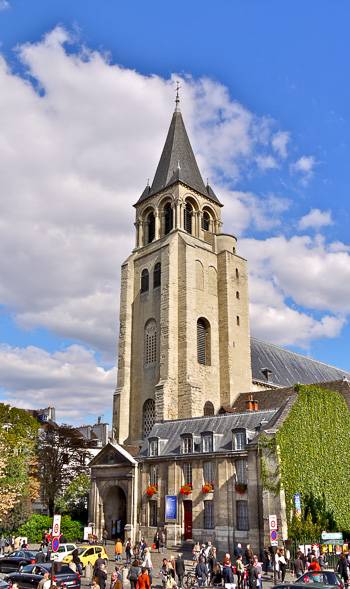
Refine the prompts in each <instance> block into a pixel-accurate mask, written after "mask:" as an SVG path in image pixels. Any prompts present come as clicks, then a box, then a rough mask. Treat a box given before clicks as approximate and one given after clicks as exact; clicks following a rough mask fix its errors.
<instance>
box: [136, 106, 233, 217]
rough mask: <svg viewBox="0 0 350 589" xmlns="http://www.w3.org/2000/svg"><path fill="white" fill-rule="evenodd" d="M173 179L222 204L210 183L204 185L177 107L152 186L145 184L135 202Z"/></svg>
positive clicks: (143, 199) (153, 192)
mask: <svg viewBox="0 0 350 589" xmlns="http://www.w3.org/2000/svg"><path fill="white" fill-rule="evenodd" d="M175 182H182V183H183V184H186V186H188V187H189V188H193V189H194V190H195V191H197V192H199V193H200V194H203V195H204V196H206V197H207V198H209V199H210V200H212V201H214V202H216V204H219V205H220V206H222V205H221V203H220V202H219V200H218V198H217V196H216V194H215V193H214V191H213V189H212V188H211V187H210V186H209V185H208V186H205V184H204V182H203V178H202V176H201V173H200V171H199V168H198V165H197V162H196V158H195V156H194V153H193V150H192V147H191V144H190V140H189V138H188V135H187V131H186V128H185V125H184V122H183V118H182V114H181V112H180V111H179V110H175V112H174V114H173V117H172V119H171V123H170V127H169V131H168V135H167V138H166V141H165V145H164V148H163V151H162V155H161V157H160V160H159V164H158V167H157V170H156V173H155V176H154V180H153V182H152V186H151V187H148V186H146V188H145V190H144V191H143V193H142V194H141V196H140V198H139V200H138V202H137V203H136V204H140V203H142V202H144V201H145V200H146V199H147V198H149V197H150V196H153V195H154V194H157V192H160V191H161V190H164V189H165V188H167V187H168V186H171V185H172V184H174V183H175Z"/></svg>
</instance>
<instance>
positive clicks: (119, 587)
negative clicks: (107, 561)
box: [110, 566, 123, 589]
mask: <svg viewBox="0 0 350 589" xmlns="http://www.w3.org/2000/svg"><path fill="white" fill-rule="evenodd" d="M110 589H123V579H122V574H121V571H120V568H119V567H118V566H116V567H115V569H114V571H113V572H112V574H111V584H110Z"/></svg>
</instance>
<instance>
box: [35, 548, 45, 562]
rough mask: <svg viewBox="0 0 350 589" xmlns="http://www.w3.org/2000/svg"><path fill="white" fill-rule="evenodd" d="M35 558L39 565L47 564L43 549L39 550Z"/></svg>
mask: <svg viewBox="0 0 350 589" xmlns="http://www.w3.org/2000/svg"><path fill="white" fill-rule="evenodd" d="M35 558H36V562H37V563H41V562H45V554H44V552H43V549H42V547H40V548H39V551H38V552H37V553H36V557H35Z"/></svg>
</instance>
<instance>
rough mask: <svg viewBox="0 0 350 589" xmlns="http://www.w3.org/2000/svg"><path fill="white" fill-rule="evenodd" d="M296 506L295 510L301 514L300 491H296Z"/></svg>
mask: <svg viewBox="0 0 350 589" xmlns="http://www.w3.org/2000/svg"><path fill="white" fill-rule="evenodd" d="M294 507H295V511H296V512H297V513H299V514H300V513H301V499H300V494H299V493H295V495H294Z"/></svg>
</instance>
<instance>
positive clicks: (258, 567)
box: [254, 554, 262, 589]
mask: <svg viewBox="0 0 350 589" xmlns="http://www.w3.org/2000/svg"><path fill="white" fill-rule="evenodd" d="M254 566H255V568H256V570H257V571H258V579H257V582H256V586H257V587H259V588H260V589H262V566H261V564H260V562H259V559H258V557H257V556H256V554H255V555H254Z"/></svg>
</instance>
